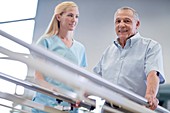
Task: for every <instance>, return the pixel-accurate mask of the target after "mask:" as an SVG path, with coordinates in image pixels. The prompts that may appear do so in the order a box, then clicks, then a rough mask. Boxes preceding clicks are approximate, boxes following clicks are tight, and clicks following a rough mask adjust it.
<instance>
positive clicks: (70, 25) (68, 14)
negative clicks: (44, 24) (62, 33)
mask: <svg viewBox="0 0 170 113" xmlns="http://www.w3.org/2000/svg"><path fill="white" fill-rule="evenodd" d="M78 17H79V11H78V8H77V7H69V8H67V9H66V11H64V12H63V13H62V14H61V15H58V21H60V29H62V30H66V31H73V30H74V29H75V28H76V26H77V24H78Z"/></svg>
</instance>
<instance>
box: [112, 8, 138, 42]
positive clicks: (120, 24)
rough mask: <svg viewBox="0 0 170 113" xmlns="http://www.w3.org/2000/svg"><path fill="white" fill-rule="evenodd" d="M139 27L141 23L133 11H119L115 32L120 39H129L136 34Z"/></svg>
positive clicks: (116, 17) (116, 16)
mask: <svg viewBox="0 0 170 113" xmlns="http://www.w3.org/2000/svg"><path fill="white" fill-rule="evenodd" d="M138 27H139V21H137V20H136V19H135V18H134V15H133V12H132V11H131V10H119V11H118V12H117V14H116V15H115V31H116V34H117V36H118V37H119V38H124V39H127V38H129V37H130V36H132V35H134V34H136V32H137V29H138Z"/></svg>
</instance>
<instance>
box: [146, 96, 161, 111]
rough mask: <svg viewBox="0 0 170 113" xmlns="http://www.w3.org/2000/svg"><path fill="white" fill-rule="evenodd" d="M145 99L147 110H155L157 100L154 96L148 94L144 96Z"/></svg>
mask: <svg viewBox="0 0 170 113" xmlns="http://www.w3.org/2000/svg"><path fill="white" fill-rule="evenodd" d="M145 98H146V99H147V100H148V104H149V106H148V108H150V109H151V110H155V109H156V108H157V106H158V104H159V100H158V99H157V98H156V97H155V96H153V95H150V94H146V95H145Z"/></svg>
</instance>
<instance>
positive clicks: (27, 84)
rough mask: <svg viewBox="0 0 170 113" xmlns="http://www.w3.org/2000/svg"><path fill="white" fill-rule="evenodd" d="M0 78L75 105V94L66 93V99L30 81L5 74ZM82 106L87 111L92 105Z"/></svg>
mask: <svg viewBox="0 0 170 113" xmlns="http://www.w3.org/2000/svg"><path fill="white" fill-rule="evenodd" d="M0 78H1V79H4V80H7V81H9V82H12V83H15V84H17V85H21V86H23V87H25V88H28V89H31V90H33V91H38V92H41V93H43V94H46V95H49V96H51V97H54V98H57V99H61V100H63V101H66V102H69V103H75V100H74V98H73V97H71V96H72V95H73V94H70V92H65V95H67V97H66V96H65V95H64V94H61V93H57V92H54V91H51V90H49V89H47V88H44V87H41V86H39V85H37V84H34V83H30V82H28V81H24V80H20V79H17V78H14V77H12V76H10V75H7V74H4V73H2V72H0ZM94 104H95V103H94ZM80 105H81V106H82V107H85V108H87V109H90V108H91V105H89V104H87V103H83V102H81V103H80Z"/></svg>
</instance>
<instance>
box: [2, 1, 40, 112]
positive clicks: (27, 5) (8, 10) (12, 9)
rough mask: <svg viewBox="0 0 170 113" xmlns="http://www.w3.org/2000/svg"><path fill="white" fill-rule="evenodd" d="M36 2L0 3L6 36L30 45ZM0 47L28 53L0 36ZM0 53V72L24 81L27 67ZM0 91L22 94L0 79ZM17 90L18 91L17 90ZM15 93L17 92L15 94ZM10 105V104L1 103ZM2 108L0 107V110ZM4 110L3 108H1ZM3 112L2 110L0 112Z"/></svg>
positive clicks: (21, 90)
mask: <svg viewBox="0 0 170 113" xmlns="http://www.w3.org/2000/svg"><path fill="white" fill-rule="evenodd" d="M37 4H38V0H3V1H1V3H0V14H1V17H0V29H1V30H2V31H5V32H7V33H8V34H10V35H12V36H14V37H16V38H18V39H21V40H23V41H25V42H27V43H29V44H31V43H32V38H33V32H34V25H35V20H34V19H35V16H36V12H37V11H36V10H37ZM0 46H2V47H4V48H6V49H9V50H11V51H14V52H19V53H26V54H28V53H29V50H28V49H27V48H25V47H23V46H21V45H19V44H17V43H15V42H13V41H11V40H9V39H7V38H5V37H2V36H1V35H0ZM4 56H5V55H3V54H1V53H0V72H2V73H5V74H8V75H10V76H13V77H16V78H19V79H22V80H24V79H25V77H26V75H27V70H28V69H27V65H26V64H24V63H22V62H19V61H15V60H9V59H5V58H4ZM0 83H1V84H0V91H1V92H7V93H10V94H15V93H16V94H23V92H24V89H23V87H17V88H16V85H15V84H14V83H11V82H8V81H5V80H3V79H0ZM18 88H19V89H18ZM16 91H17V92H16ZM4 101H5V100H4ZM2 103H5V104H6V105H7V103H9V104H8V105H9V106H10V105H11V102H2ZM1 107H2V106H0V109H1ZM3 108H4V107H3ZM2 111H3V110H2Z"/></svg>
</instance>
